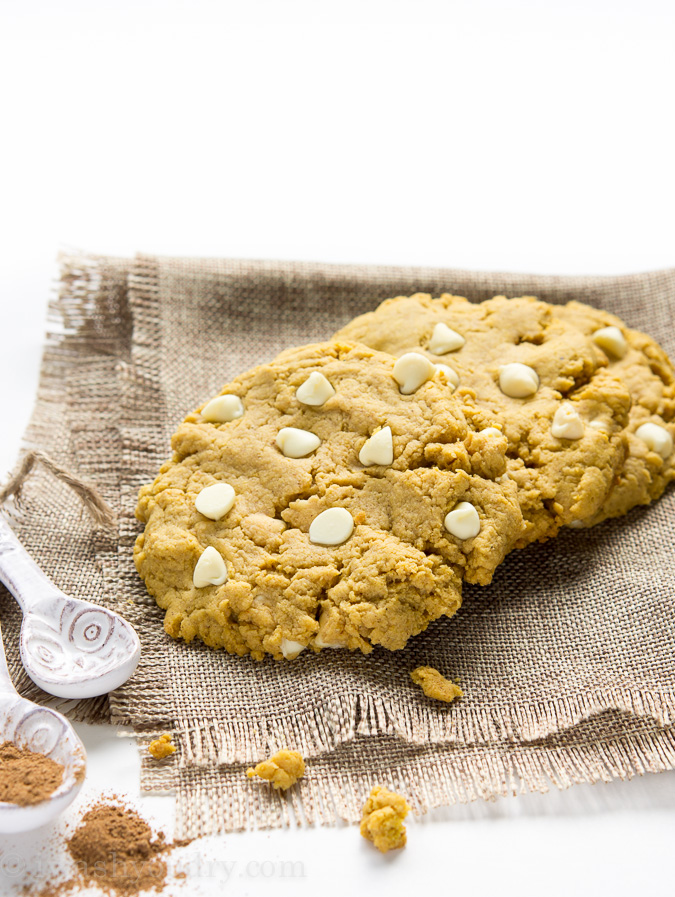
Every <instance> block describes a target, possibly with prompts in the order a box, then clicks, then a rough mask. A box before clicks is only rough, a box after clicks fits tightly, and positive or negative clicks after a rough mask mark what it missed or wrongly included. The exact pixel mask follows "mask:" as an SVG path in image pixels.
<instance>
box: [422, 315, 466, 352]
mask: <svg viewBox="0 0 675 897" xmlns="http://www.w3.org/2000/svg"><path fill="white" fill-rule="evenodd" d="M465 342H466V340H465V339H464V337H463V336H462V334H461V333H457V331H456V330H451V328H450V327H448V325H447V324H443V322H439V323H438V324H436V326H435V327H434V332H433V333H432V335H431V339H430V340H429V345H428V346H427V348H428V349H429V351H430V352H431V354H432V355H447V353H448V352H454V351H455V350H456V349H461V348H462V346H463V345H464V343H465Z"/></svg>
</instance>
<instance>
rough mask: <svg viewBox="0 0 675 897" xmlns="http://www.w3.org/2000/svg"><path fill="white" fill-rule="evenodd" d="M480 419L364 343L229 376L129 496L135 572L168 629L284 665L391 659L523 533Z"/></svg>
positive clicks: (286, 357)
mask: <svg viewBox="0 0 675 897" xmlns="http://www.w3.org/2000/svg"><path fill="white" fill-rule="evenodd" d="M421 362H424V364H422V365H421ZM424 365H426V368H425V370H426V375H425V379H422V380H421V382H418V381H419V380H420V377H421V375H422V374H423V373H424V371H422V368H423V367H424ZM483 418H484V415H483V413H482V411H480V410H479V409H477V407H476V405H475V403H474V402H473V399H472V397H471V396H470V395H469V394H463V393H460V394H453V388H452V385H451V384H450V383H449V382H448V378H447V376H446V374H445V373H444V372H443V371H442V370H441V371H439V370H437V369H436V368H435V366H434V365H430V364H429V363H428V362H425V361H424V360H423V359H421V361H420V356H417V357H416V358H413V359H412V360H410V359H405V358H402V359H399V360H396V359H395V358H393V357H392V356H390V355H386V354H383V353H379V352H375V351H373V350H371V349H368V348H366V347H365V346H354V345H349V344H337V343H326V344H320V345H311V346H306V347H304V348H301V349H295V350H291V351H288V352H285V353H283V354H282V355H281V356H279V358H278V359H277V360H276V361H274V362H272V363H271V364H266V365H262V366H261V367H258V368H256V369H254V370H253V371H250V372H249V373H247V374H244V375H242V376H240V377H238V378H236V379H235V380H234V381H233V382H232V383H230V384H228V385H227V386H226V387H225V388H224V389H223V392H222V394H221V396H219V397H216V398H215V399H212V400H210V401H209V402H207V403H206V404H205V405H203V406H202V407H201V408H200V409H198V410H197V411H195V412H194V413H192V414H189V415H188V416H187V418H186V419H185V421H184V423H183V424H181V426H180V427H179V428H178V431H177V432H176V434H175V435H174V437H173V441H172V447H173V451H174V455H173V458H172V460H170V461H168V462H167V463H166V464H164V465H163V467H162V468H161V470H160V473H159V475H158V477H157V479H156V480H155V481H154V483H152V484H150V485H148V486H145V487H143V488H142V489H141V491H140V495H139V502H138V508H137V517H138V518H139V520H141V521H142V522H143V523H144V524H145V531H144V533H143V534H142V535H140V536H139V538H138V540H137V543H136V547H135V561H136V566H137V569H138V572H139V573H140V575H141V577H142V578H143V579H144V580H145V583H146V586H147V588H148V590H149V592H150V593H151V594H152V595H153V596H154V598H155V600H156V601H157V604H158V605H159V606H160V607H161V608H163V609H164V610H165V611H166V616H165V629H166V631H167V632H168V633H169V634H170V635H172V636H173V637H175V638H183V639H185V640H186V641H191V640H192V639H193V638H200V639H201V640H202V641H203V642H204V643H206V644H207V645H210V646H211V647H216V648H220V647H222V648H225V649H226V650H227V651H229V652H231V653H235V654H241V655H244V654H251V655H252V656H253V657H255V658H257V659H260V658H262V657H263V656H264V654H266V653H268V654H272V655H274V657H276V658H282V657H285V658H287V659H292V658H293V657H295V656H297V655H298V654H299V653H300V652H301V651H303V650H304V649H306V648H310V649H312V650H315V651H317V650H320V649H322V648H339V647H345V648H349V649H356V650H361V651H363V652H369V651H371V650H372V647H373V645H382V646H384V647H385V648H388V649H391V650H396V649H399V648H402V647H403V646H404V645H405V644H406V642H407V640H408V639H409V638H410V637H411V636H413V635H415V634H417V633H419V632H421V631H422V630H423V629H425V628H426V627H427V626H428V624H429V623H430V622H431V621H432V620H435V619H437V618H438V617H440V616H443V615H445V616H451V615H452V614H454V613H455V611H456V610H457V609H458V608H459V606H460V603H461V584H462V580H468V581H470V582H477V583H482V584H485V583H488V582H489V581H490V579H491V577H492V574H493V572H494V570H495V568H496V566H497V565H498V564H499V563H500V561H501V560H502V559H503V557H504V556H505V555H506V553H507V552H508V551H510V550H511V548H512V547H513V545H514V543H515V541H517V539H518V538H520V535H521V532H522V526H523V521H522V514H521V511H520V506H519V503H518V496H517V489H516V484H515V482H514V481H513V480H512V479H510V478H505V477H504V473H505V471H506V465H507V459H506V440H505V439H504V438H503V437H502V436H500V434H499V433H497V434H496V436H495V434H494V433H490V432H488V433H481V432H480V430H481V428H482V426H483V424H482V421H483Z"/></svg>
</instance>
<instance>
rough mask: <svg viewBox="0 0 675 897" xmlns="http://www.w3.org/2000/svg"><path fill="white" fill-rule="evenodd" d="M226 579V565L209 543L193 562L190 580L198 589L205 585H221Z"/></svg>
mask: <svg viewBox="0 0 675 897" xmlns="http://www.w3.org/2000/svg"><path fill="white" fill-rule="evenodd" d="M226 581H227V567H226V566H225V561H224V560H223V558H222V556H221V555H220V554H219V553H218V552H217V551H216V549H215V548H213V546H211V545H209V547H208V548H205V549H204V551H202V553H201V556H200V558H199V560H198V561H197V563H196V564H195V569H194V572H193V574H192V582H193V583H194V585H195V587H196V588H198V589H203V588H204V587H205V586H222V584H223V583H224V582H226Z"/></svg>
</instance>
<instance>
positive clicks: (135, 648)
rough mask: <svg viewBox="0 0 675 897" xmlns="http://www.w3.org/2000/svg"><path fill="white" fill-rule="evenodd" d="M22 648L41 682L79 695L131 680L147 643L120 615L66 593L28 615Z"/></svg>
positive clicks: (72, 696)
mask: <svg viewBox="0 0 675 897" xmlns="http://www.w3.org/2000/svg"><path fill="white" fill-rule="evenodd" d="M20 650H21V660H22V662H23V665H24V667H25V668H26V672H27V673H28V675H29V676H30V678H31V679H32V680H33V682H34V683H35V684H36V685H39V686H40V688H41V689H43V691H46V692H48V693H49V694H52V695H57V696H58V697H60V698H70V699H75V700H77V699H80V698H90V697H95V696H96V695H102V694H106V693H107V692H109V691H113V690H114V689H115V688H118V687H119V686H120V685H122V684H123V683H124V682H126V681H127V679H128V678H129V677H130V676H131V675H132V673H133V672H134V670H135V669H136V665H137V663H138V658H139V656H140V651H141V646H140V642H139V640H138V636H137V635H136V633H135V632H134V630H133V628H132V627H131V626H130V625H129V623H127V621H126V620H124V619H122V617H120V616H119V615H118V614H115V613H113V612H112V611H109V610H107V609H106V608H103V607H99V606H98V605H95V604H90V603H89V602H87V601H80V600H79V599H77V598H68V597H67V596H65V595H64V596H63V597H59V598H58V599H52V600H51V601H49V600H46V601H43V602H42V603H41V605H40V606H39V608H35V609H34V610H33V611H32V612H31V613H26V614H25V615H24V618H23V622H22V624H21V639H20Z"/></svg>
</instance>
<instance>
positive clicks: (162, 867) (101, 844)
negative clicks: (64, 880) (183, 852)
mask: <svg viewBox="0 0 675 897" xmlns="http://www.w3.org/2000/svg"><path fill="white" fill-rule="evenodd" d="M174 846H176V845H174V844H167V842H166V841H165V839H164V834H163V833H162V832H160V833H159V834H158V835H157V837H156V838H155V837H153V833H152V829H151V828H150V826H149V825H148V823H147V822H146V821H145V820H144V819H141V817H140V816H139V815H138V813H136V811H135V810H132V809H129V808H128V807H122V806H114V805H112V806H111V805H107V804H98V805H96V806H95V807H93V809H91V810H89V811H88V812H87V813H85V814H84V816H83V817H82V821H81V822H80V825H79V827H78V828H77V830H76V831H75V833H74V834H73V835H72V836H71V837H70V838H69V840H68V851H69V853H70V855H71V857H72V858H73V859H74V860H75V863H76V864H77V869H78V872H79V874H80V876H81V878H82V880H83V882H84V883H85V884H94V885H98V886H99V887H100V888H102V889H103V890H104V891H108V892H114V893H117V894H124V895H126V894H128V895H131V894H138V893H139V891H146V890H152V889H154V890H158V889H160V888H161V887H162V886H163V885H164V882H165V879H166V863H165V862H164V861H163V860H162V859H161V854H162V853H165V852H166V851H167V850H171V848H172V847H174Z"/></svg>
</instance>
